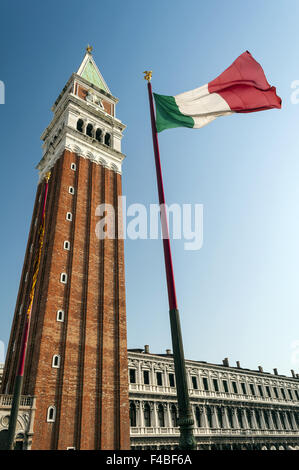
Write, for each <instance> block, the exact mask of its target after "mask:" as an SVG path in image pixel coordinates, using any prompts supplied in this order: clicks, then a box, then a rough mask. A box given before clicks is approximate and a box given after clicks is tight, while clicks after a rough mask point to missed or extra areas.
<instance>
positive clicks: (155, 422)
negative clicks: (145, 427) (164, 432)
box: [150, 402, 158, 428]
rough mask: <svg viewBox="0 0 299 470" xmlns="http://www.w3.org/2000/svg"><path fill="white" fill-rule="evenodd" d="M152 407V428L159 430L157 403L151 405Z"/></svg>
mask: <svg viewBox="0 0 299 470" xmlns="http://www.w3.org/2000/svg"><path fill="white" fill-rule="evenodd" d="M150 407H151V413H152V427H153V428H157V427H158V415H157V403H156V402H152V403H151V404H150Z"/></svg>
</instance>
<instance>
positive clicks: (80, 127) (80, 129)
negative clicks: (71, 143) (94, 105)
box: [77, 119, 84, 132]
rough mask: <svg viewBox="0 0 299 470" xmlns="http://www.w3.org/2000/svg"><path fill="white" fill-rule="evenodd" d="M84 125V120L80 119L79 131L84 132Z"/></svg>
mask: <svg viewBox="0 0 299 470" xmlns="http://www.w3.org/2000/svg"><path fill="white" fill-rule="evenodd" d="M83 125H84V122H83V120H82V119H78V121H77V131H79V132H83Z"/></svg>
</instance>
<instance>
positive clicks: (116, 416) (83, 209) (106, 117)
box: [2, 47, 130, 450]
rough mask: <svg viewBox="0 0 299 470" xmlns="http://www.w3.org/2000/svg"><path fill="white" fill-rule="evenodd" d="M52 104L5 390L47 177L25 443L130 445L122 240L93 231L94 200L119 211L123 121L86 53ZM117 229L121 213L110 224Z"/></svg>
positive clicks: (7, 385) (5, 387) (45, 446)
mask: <svg viewBox="0 0 299 470" xmlns="http://www.w3.org/2000/svg"><path fill="white" fill-rule="evenodd" d="M91 50H92V48H91V47H88V48H87V52H86V54H85V57H84V59H83V62H82V63H81V65H80V67H79V69H78V71H77V73H74V74H72V76H71V77H70V79H69V80H68V82H67V84H66V85H65V87H64V88H63V90H62V92H61V94H60V95H59V97H58V98H57V100H56V101H55V104H54V106H53V108H52V111H53V112H54V117H53V120H52V122H51V123H50V125H49V126H48V127H47V129H46V130H45V131H44V133H43V135H42V140H43V141H44V145H43V149H44V154H43V157H42V159H41V161H40V163H39V164H38V166H37V168H38V170H39V173H40V180H39V184H38V188H37V194H36V200H35V205H34V211H33V217H32V222H31V227H30V233H29V239H28V245H27V249H26V254H25V261H24V267H23V271H22V277H21V282H20V288H19V293H18V298H17V303H16V310H15V314H14V319H13V325H12V331H11V337H10V342H9V346H8V352H7V358H6V364H5V370H4V376H3V382H2V393H8V394H11V393H12V391H13V386H14V377H15V372H16V367H17V362H18V357H19V351H20V344H21V337H22V325H23V323H24V315H25V312H26V309H27V306H28V303H29V294H30V279H32V275H33V270H34V267H33V264H34V253H35V252H36V249H37V243H38V231H39V217H40V213H41V205H42V192H43V185H44V176H45V174H46V173H47V172H49V171H51V178H50V181H49V189H48V198H47V206H46V219H45V236H44V245H43V251H42V257H41V262H40V269H39V274H38V279H37V284H36V290H35V297H34V303H33V306H32V313H31V325H30V332H29V340H28V348H27V355H26V362H25V372H24V382H23V391H22V395H31V396H36V399H37V400H36V412H35V420H34V434H33V436H32V449H41V450H49V449H53V450H54V449H61V450H66V449H67V448H75V449H78V450H79V449H81V450H84V449H129V448H130V443H129V437H130V431H129V412H128V408H129V405H128V403H129V401H128V369H127V338H126V311H125V279H124V248H123V240H122V239H118V238H117V237H116V238H115V239H108V238H105V239H98V237H97V236H96V224H97V222H99V220H100V219H99V217H98V216H96V208H97V206H98V205H100V204H103V203H108V204H111V205H112V206H113V207H114V209H115V211H116V213H117V211H118V209H119V208H118V196H119V195H121V167H122V160H123V158H124V155H123V154H122V153H121V138H122V132H123V130H124V129H125V126H124V124H122V123H121V121H120V120H119V119H117V118H116V117H115V107H116V104H117V102H118V100H117V98H115V97H114V96H112V95H111V93H110V90H109V88H108V86H107V85H106V83H105V81H104V79H103V77H102V75H101V73H100V71H99V69H98V68H97V66H96V64H95V62H94V59H93V57H92V54H91ZM115 224H116V227H115V232H116V233H118V227H119V228H120V224H121V220H120V218H118V219H117V220H116V222H115Z"/></svg>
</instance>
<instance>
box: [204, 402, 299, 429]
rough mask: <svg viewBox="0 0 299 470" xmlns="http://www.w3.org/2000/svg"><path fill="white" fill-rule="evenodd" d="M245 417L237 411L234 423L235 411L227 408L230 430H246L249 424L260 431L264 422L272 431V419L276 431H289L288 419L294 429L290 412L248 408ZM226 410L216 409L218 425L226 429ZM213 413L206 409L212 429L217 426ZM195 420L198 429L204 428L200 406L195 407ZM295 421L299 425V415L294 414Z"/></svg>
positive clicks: (208, 407)
mask: <svg viewBox="0 0 299 470" xmlns="http://www.w3.org/2000/svg"><path fill="white" fill-rule="evenodd" d="M244 412H245V416H244V414H243V412H242V410H241V409H240V408H237V409H235V413H236V415H235V416H236V421H235V422H234V419H233V409H232V408H230V407H227V408H226V413H227V420H228V425H229V427H230V428H235V427H236V428H240V429H244V428H246V427H247V423H248V426H249V428H255V427H256V426H257V428H258V429H263V428H264V426H263V422H262V418H263V421H264V423H265V426H266V429H271V423H270V420H271V419H272V423H273V426H274V428H275V429H277V430H278V429H281V427H282V429H288V425H287V422H286V418H287V420H288V424H289V426H290V427H291V429H294V426H293V421H292V418H291V415H290V412H289V411H286V412H285V414H286V416H285V414H284V413H283V412H281V411H278V410H277V411H275V410H258V409H253V410H251V409H249V408H246V409H245V410H244ZM223 413H224V409H223V408H222V407H216V416H217V420H218V424H219V427H220V428H223V427H224V416H223ZM212 415H213V411H212V409H211V407H210V406H207V407H206V418H207V420H206V422H207V426H208V427H210V428H214V427H215V424H214V423H213V416H212ZM245 418H246V419H247V423H246V421H245ZM254 418H255V423H256V426H255V425H254ZM195 419H196V425H197V427H203V426H204V421H203V413H202V412H201V411H200V408H199V407H198V406H196V407H195ZM294 419H295V422H297V425H298V424H299V423H298V415H296V414H295V413H294ZM279 420H280V422H281V426H280V425H279Z"/></svg>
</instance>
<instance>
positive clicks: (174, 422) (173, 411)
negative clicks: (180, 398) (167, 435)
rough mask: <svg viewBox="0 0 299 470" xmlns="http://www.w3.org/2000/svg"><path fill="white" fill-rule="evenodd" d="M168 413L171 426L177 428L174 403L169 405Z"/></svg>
mask: <svg viewBox="0 0 299 470" xmlns="http://www.w3.org/2000/svg"><path fill="white" fill-rule="evenodd" d="M170 414H171V422H172V426H173V427H174V428H177V427H178V415H177V411H176V406H175V405H171V409H170Z"/></svg>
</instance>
